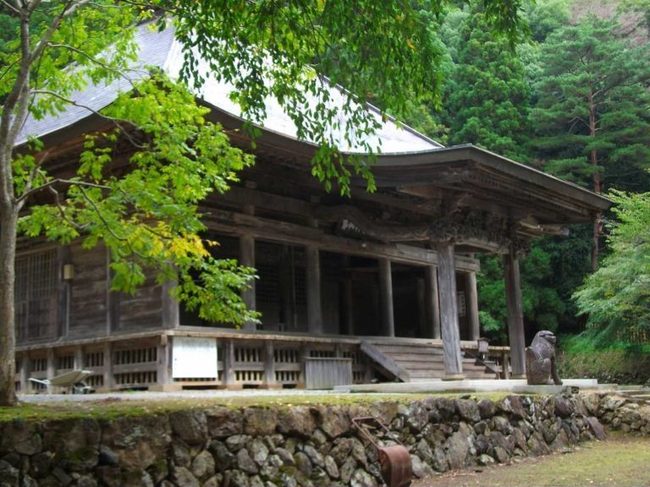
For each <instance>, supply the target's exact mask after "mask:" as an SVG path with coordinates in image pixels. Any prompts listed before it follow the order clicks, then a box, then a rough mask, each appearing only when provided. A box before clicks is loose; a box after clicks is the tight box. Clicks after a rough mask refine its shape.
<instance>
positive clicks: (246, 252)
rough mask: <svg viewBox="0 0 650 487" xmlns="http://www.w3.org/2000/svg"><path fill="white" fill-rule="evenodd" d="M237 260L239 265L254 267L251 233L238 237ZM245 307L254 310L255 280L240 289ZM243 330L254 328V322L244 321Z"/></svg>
mask: <svg viewBox="0 0 650 487" xmlns="http://www.w3.org/2000/svg"><path fill="white" fill-rule="evenodd" d="M239 262H240V264H241V265H245V266H248V267H255V239H254V238H253V236H252V235H242V236H241V237H239ZM241 297H242V299H243V301H244V303H245V304H246V307H247V308H248V309H250V310H255V309H256V307H255V280H252V281H251V282H250V283H249V288H248V289H245V290H244V291H242V295H241ZM243 329H244V330H255V329H256V326H255V323H245V324H244V327H243Z"/></svg>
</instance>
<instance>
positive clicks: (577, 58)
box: [531, 17, 650, 268]
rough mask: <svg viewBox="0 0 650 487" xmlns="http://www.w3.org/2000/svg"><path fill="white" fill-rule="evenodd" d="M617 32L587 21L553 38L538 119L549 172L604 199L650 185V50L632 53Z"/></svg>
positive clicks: (610, 25) (612, 24) (608, 24)
mask: <svg viewBox="0 0 650 487" xmlns="http://www.w3.org/2000/svg"><path fill="white" fill-rule="evenodd" d="M617 29H618V24H617V23H616V21H615V20H603V19H597V18H596V17H586V18H585V19H583V20H582V21H581V22H580V23H579V24H577V25H575V26H567V27H565V28H563V29H561V30H559V31H557V32H556V33H554V34H552V35H550V36H549V37H548V39H547V42H546V43H545V44H544V46H543V48H542V53H541V61H542V66H543V67H544V69H543V73H542V77H541V79H540V80H539V83H538V84H537V86H536V88H537V94H538V97H539V98H538V101H537V105H536V108H535V109H534V110H533V111H532V113H531V121H532V125H533V127H535V129H536V135H537V138H536V140H535V144H536V146H537V149H538V151H539V152H538V154H539V156H540V157H541V158H542V159H543V160H545V161H546V164H545V167H544V169H545V170H546V171H548V172H551V173H554V174H557V175H559V176H561V177H563V178H565V179H569V180H572V181H575V182H576V183H578V184H581V185H583V186H587V187H591V189H593V190H594V191H595V192H597V193H601V192H602V191H603V190H604V188H606V187H617V188H622V189H627V190H637V191H638V190H640V189H642V188H644V187H648V185H649V184H650V178H649V177H648V173H647V169H648V168H649V167H650V112H649V111H648V106H650V92H649V91H648V80H649V79H650V58H649V57H648V49H647V47H646V46H642V47H639V48H634V47H632V46H631V45H629V44H628V43H626V42H625V41H624V40H622V39H619V38H618V37H617V36H616V32H617ZM599 227H600V223H599V222H596V224H595V226H594V232H593V249H592V267H593V268H595V267H596V264H597V261H598V253H599V251H598V248H599V235H600V228H599Z"/></svg>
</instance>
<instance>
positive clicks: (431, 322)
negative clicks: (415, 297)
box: [424, 265, 440, 339]
mask: <svg viewBox="0 0 650 487" xmlns="http://www.w3.org/2000/svg"><path fill="white" fill-rule="evenodd" d="M424 286H425V291H424V296H425V305H426V307H425V310H426V313H427V326H428V327H429V329H430V331H429V333H428V334H427V336H430V337H431V338H435V339H440V300H439V298H438V271H437V269H436V267H435V266H432V265H430V266H427V267H426V269H425V278H424Z"/></svg>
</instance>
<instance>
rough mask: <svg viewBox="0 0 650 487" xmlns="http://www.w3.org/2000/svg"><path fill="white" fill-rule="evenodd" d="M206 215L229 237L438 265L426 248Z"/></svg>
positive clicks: (232, 215) (463, 266)
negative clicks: (245, 237)
mask: <svg viewBox="0 0 650 487" xmlns="http://www.w3.org/2000/svg"><path fill="white" fill-rule="evenodd" d="M204 211H205V212H206V224H207V225H208V227H209V228H210V229H212V230H214V231H217V232H222V233H224V234H228V235H243V234H249V235H252V236H253V237H254V238H258V239H260V240H270V241H278V242H282V243H285V244H294V245H314V246H318V247H319V248H320V249H321V250H324V251H330V252H337V253H341V254H347V255H358V256H363V257H370V258H377V257H385V258H388V259H390V260H391V261H393V262H400V263H404V264H411V265H427V264H434V265H435V264H437V262H438V258H437V256H436V253H435V252H434V251H432V250H429V249H425V248H422V247H414V246H412V245H406V244H382V243H377V242H370V241H364V240H360V239H352V238H344V237H339V236H336V235H331V234H328V233H325V232H324V231H323V230H322V229H320V228H312V227H309V226H306V225H298V224H295V223H289V222H284V221H279V220H272V219H269V218H263V217H260V216H251V215H245V214H243V213H237V212H232V211H225V210H220V209H215V208H205V209H204ZM456 263H457V265H458V270H460V271H470V270H474V271H478V270H480V264H479V262H478V260H476V259H470V258H466V257H460V256H459V257H458V258H457V259H456Z"/></svg>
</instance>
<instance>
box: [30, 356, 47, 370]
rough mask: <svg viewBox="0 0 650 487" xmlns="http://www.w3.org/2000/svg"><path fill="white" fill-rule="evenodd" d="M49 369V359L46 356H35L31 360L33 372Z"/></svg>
mask: <svg viewBox="0 0 650 487" xmlns="http://www.w3.org/2000/svg"><path fill="white" fill-rule="evenodd" d="M46 370H47V359H46V358H35V359H32V361H31V371H32V372H45V371H46Z"/></svg>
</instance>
